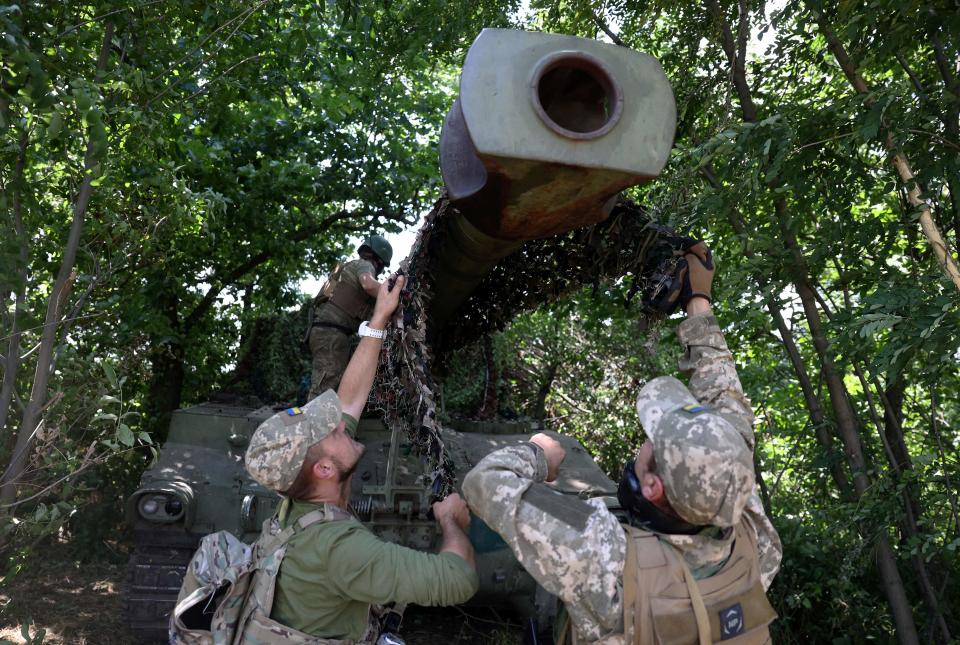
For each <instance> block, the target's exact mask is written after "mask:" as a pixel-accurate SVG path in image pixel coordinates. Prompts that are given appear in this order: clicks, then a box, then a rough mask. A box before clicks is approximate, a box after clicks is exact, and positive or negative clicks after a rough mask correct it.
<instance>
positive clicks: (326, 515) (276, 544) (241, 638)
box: [169, 506, 375, 645]
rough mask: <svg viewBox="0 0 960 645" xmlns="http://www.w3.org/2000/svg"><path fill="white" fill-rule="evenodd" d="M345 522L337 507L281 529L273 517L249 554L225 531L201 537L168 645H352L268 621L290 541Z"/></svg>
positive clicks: (181, 595)
mask: <svg viewBox="0 0 960 645" xmlns="http://www.w3.org/2000/svg"><path fill="white" fill-rule="evenodd" d="M349 517H350V516H349V515H348V514H346V513H344V512H343V511H340V510H339V509H336V508H335V507H332V506H325V507H324V509H323V510H320V509H318V510H316V511H313V512H311V513H307V514H306V515H304V516H303V517H301V518H300V519H299V520H298V521H297V522H296V523H294V524H293V525H292V526H288V527H287V528H285V529H281V528H280V521H279V519H278V516H274V517H273V518H271V519H268V520H266V521H265V522H264V524H263V530H262V531H261V533H260V537H259V538H258V539H257V541H256V542H255V543H254V544H253V547H252V548H251V547H249V546H247V545H246V544H244V543H243V542H240V541H239V540H238V539H237V538H235V537H234V536H233V534H231V533H229V532H228V531H220V532H218V533H213V534H211V535H208V536H206V537H204V538H203V540H201V542H200V548H198V549H197V552H196V553H195V554H194V556H193V558H192V559H191V560H190V565H189V566H188V569H187V574H186V576H185V577H184V582H183V586H182V587H181V590H180V595H179V596H178V598H177V604H176V606H175V607H174V610H173V612H172V613H171V614H170V628H169V634H170V643H171V645H237V644H240V643H248V644H249V643H276V644H278V645H347V644H349V643H351V642H352V641H342V640H336V639H327V638H317V637H315V636H311V635H309V634H304V633H303V632H300V631H297V630H295V629H293V628H290V627H287V626H286V625H282V624H280V623H278V622H276V621H275V620H272V619H271V618H270V611H271V609H272V608H273V593H274V589H275V587H276V581H277V574H278V573H279V571H280V564H281V562H282V561H283V557H284V555H285V554H286V549H287V543H288V542H289V541H290V539H291V538H292V537H293V536H294V535H296V534H297V533H298V532H300V531H302V530H303V529H305V528H307V527H308V526H311V525H313V524H316V523H317V522H325V521H326V522H331V521H336V520H343V519H347V518H349ZM374 637H375V634H374Z"/></svg>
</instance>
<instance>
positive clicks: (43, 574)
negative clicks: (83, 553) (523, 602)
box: [0, 544, 522, 645]
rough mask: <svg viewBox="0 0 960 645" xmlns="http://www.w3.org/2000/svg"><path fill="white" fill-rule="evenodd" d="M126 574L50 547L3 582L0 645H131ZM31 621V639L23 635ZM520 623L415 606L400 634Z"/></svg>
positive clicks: (487, 633) (410, 636)
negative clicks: (124, 601)
mask: <svg viewBox="0 0 960 645" xmlns="http://www.w3.org/2000/svg"><path fill="white" fill-rule="evenodd" d="M125 572H126V563H125V562H121V561H120V558H118V559H117V560H116V561H105V560H99V561H93V562H83V563H80V562H78V561H77V559H76V558H75V557H74V554H73V552H72V550H71V549H70V548H69V546H68V545H63V544H54V545H51V546H47V547H45V548H44V549H43V551H42V555H41V556H40V557H35V558H33V559H32V560H31V561H29V562H28V563H27V565H26V566H25V567H24V570H23V572H22V573H20V574H19V575H17V576H16V577H14V578H13V579H12V580H10V581H0V644H2V643H4V641H6V642H9V643H15V644H16V645H20V644H21V643H28V642H29V643H30V645H39V644H40V643H43V644H44V645H68V644H69V645H129V644H130V643H132V642H133V639H132V636H131V635H130V632H129V631H128V630H127V629H126V627H125V626H124V624H123V617H122V616H121V609H120V608H121V601H120V594H121V585H122V583H123V579H124V575H125ZM29 621H32V623H33V624H32V627H31V628H30V630H29V631H30V634H31V636H32V637H33V638H34V640H33V641H26V640H25V639H24V638H23V636H22V635H21V628H22V625H23V624H24V623H26V622H29ZM517 622H518V620H517V619H516V618H515V617H513V616H510V615H502V614H498V613H496V612H494V611H492V610H488V611H480V610H472V609H471V610H463V609H460V608H458V607H452V608H420V607H411V608H409V609H408V610H407V612H406V616H405V617H404V620H403V628H402V630H401V633H402V635H403V637H404V639H406V642H407V643H408V644H409V645H419V644H421V643H423V644H426V645H434V644H436V645H480V644H481V643H482V644H485V645H486V644H491V645H513V644H519V643H520V642H521V640H522V630H521V628H520V625H519V624H517ZM41 629H42V630H45V634H44V636H43V638H42V640H39V639H36V636H37V633H38V630H41Z"/></svg>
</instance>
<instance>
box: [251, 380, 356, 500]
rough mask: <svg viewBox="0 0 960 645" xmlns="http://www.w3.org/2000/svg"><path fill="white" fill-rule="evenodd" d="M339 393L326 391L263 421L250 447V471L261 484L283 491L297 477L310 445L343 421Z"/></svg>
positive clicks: (254, 434)
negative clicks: (300, 405)
mask: <svg viewBox="0 0 960 645" xmlns="http://www.w3.org/2000/svg"><path fill="white" fill-rule="evenodd" d="M341 416H342V411H341V408H340V399H339V398H337V394H336V392H334V391H333V390H327V391H326V392H324V393H323V394H321V395H320V396H318V397H317V398H315V399H314V400H312V401H310V402H309V403H307V404H306V405H305V406H303V407H302V408H287V409H286V410H283V411H281V412H278V413H276V414H275V415H273V416H272V417H270V418H269V419H267V420H266V421H264V422H263V423H261V424H260V427H258V428H257V431H256V432H254V433H253V437H252V438H251V439H250V446H249V447H248V448H247V457H246V464H247V472H248V473H250V476H251V477H253V478H254V479H255V480H257V481H258V482H259V483H260V484H261V485H263V486H264V487H266V488H269V489H270V490H274V491H277V492H282V491H285V490H287V489H288V488H290V486H291V485H292V484H293V480H295V479H296V478H297V474H298V473H299V472H300V467H301V466H302V465H303V460H304V458H305V457H306V456H307V450H309V449H310V446H312V445H313V444H315V443H317V442H318V441H320V440H321V439H323V438H324V437H325V436H327V435H328V434H329V433H330V432H332V431H333V429H334V428H336V427H337V424H338V423H340V418H341Z"/></svg>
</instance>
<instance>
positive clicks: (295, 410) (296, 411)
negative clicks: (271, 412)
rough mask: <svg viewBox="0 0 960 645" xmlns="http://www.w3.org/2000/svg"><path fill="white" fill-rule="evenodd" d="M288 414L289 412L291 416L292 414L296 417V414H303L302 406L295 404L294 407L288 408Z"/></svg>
mask: <svg viewBox="0 0 960 645" xmlns="http://www.w3.org/2000/svg"><path fill="white" fill-rule="evenodd" d="M287 414H288V415H289V416H291V417H295V416H297V415H298V414H303V410H301V409H300V408H298V407H296V406H294V407H292V408H287Z"/></svg>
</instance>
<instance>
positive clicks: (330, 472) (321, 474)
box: [312, 457, 340, 480]
mask: <svg viewBox="0 0 960 645" xmlns="http://www.w3.org/2000/svg"><path fill="white" fill-rule="evenodd" d="M312 470H313V476H314V478H315V479H334V480H335V479H338V478H339V477H340V475H339V472H338V471H337V467H336V465H335V464H334V463H333V462H332V461H331V460H330V458H329V457H321V458H320V459H318V460H317V461H316V463H315V464H313V468H312Z"/></svg>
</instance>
